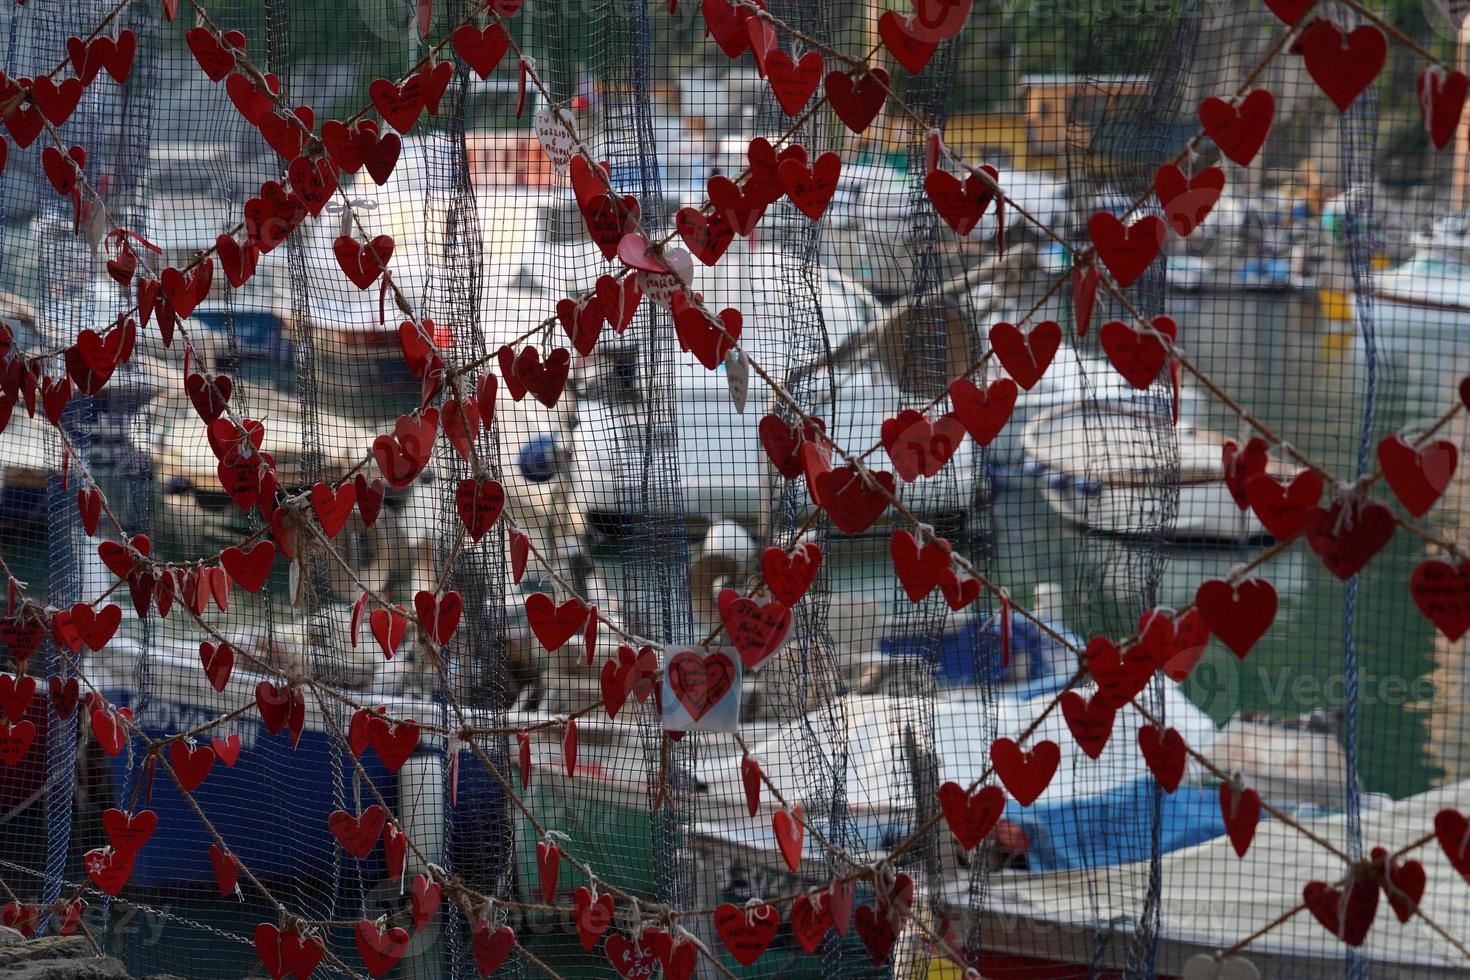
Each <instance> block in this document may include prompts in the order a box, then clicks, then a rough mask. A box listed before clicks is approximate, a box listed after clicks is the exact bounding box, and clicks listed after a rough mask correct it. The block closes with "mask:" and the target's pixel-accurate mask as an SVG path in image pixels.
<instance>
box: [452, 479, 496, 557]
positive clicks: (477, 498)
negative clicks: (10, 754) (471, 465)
mask: <svg viewBox="0 0 1470 980" xmlns="http://www.w3.org/2000/svg"><path fill="white" fill-rule="evenodd" d="M454 507H455V510H457V511H458V512H459V519H460V520H461V521H463V522H464V526H465V530H466V532H467V533H468V534H469V536H470V540H471V541H473V542H475V543H476V544H478V543H479V541H480V539H481V538H483V537H484V536H485V534H486V532H488V531H489V530H490V527H491V525H493V524H494V523H495V522H496V521H497V520H499V518H500V515H501V512H502V511H504V510H505V488H504V487H503V486H501V485H500V483H499V482H498V481H496V480H488V479H487V480H483V481H480V480H471V479H465V480H461V481H460V482H459V487H458V489H456V490H455V493H454Z"/></svg>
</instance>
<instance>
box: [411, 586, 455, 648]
mask: <svg viewBox="0 0 1470 980" xmlns="http://www.w3.org/2000/svg"><path fill="white" fill-rule="evenodd" d="M413 608H414V611H415V612H416V613H418V617H419V624H420V625H421V626H422V627H423V628H424V631H425V632H426V633H428V634H429V636H430V638H432V639H433V641H434V642H435V643H437V644H439V645H440V646H443V645H444V644H446V643H448V642H449V641H450V639H452V638H453V636H454V631H455V630H457V629H459V619H460V616H461V615H462V614H463V613H464V599H463V598H462V597H461V596H460V594H459V593H458V592H446V593H444V594H443V595H442V596H435V595H434V593H432V592H429V591H427V590H425V589H420V590H419V591H418V592H417V593H415V594H414V597H413Z"/></svg>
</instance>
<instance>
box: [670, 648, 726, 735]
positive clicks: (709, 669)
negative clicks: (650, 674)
mask: <svg viewBox="0 0 1470 980" xmlns="http://www.w3.org/2000/svg"><path fill="white" fill-rule="evenodd" d="M665 670H666V671H667V672H668V676H669V689H670V690H671V691H673V692H674V696H675V697H677V698H678V699H679V703H680V704H682V705H683V706H684V710H685V711H688V712H689V717H690V718H692V719H694V720H695V721H699V719H701V718H703V717H704V716H705V715H706V714H707V713H708V712H709V711H710V710H711V709H713V708H714V707H715V706H716V705H717V704H719V703H720V701H721V700H723V699H724V697H725V695H726V694H728V693H729V692H730V689H731V688H732V687H733V686H734V683H735V664H734V663H733V662H732V661H731V660H730V658H729V657H728V656H726V655H725V654H723V653H711V654H707V655H705V656H700V655H699V654H698V653H696V652H694V651H693V650H681V651H680V652H678V653H676V654H675V655H674V656H672V657H670V658H669V662H668V664H667V666H666V667H665Z"/></svg>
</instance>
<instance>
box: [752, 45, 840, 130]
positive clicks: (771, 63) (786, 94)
mask: <svg viewBox="0 0 1470 980" xmlns="http://www.w3.org/2000/svg"><path fill="white" fill-rule="evenodd" d="M825 67H826V63H825V62H823V61H822V56H821V55H820V54H818V53H817V52H815V51H808V52H807V53H806V54H804V55H802V56H801V59H800V60H799V61H796V62H795V63H793V62H792V60H791V56H790V55H788V54H787V53H786V52H785V51H781V50H776V51H772V52H771V53H770V54H768V55H766V79H767V81H769V82H770V83H771V92H772V93H774V94H775V96H776V102H777V103H778V104H779V105H780V106H781V111H782V112H784V113H786V115H788V116H793V117H794V116H796V115H797V114H798V113H800V112H801V110H802V109H804V108H806V104H807V103H808V102H810V101H811V97H812V93H813V92H815V91H816V90H817V86H818V85H820V84H821V82H822V69H823V68H825Z"/></svg>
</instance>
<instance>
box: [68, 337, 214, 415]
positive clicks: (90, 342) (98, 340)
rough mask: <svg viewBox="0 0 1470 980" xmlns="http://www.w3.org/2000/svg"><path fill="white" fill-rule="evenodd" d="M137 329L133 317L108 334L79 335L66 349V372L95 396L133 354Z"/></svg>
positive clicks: (84, 391)
mask: <svg viewBox="0 0 1470 980" xmlns="http://www.w3.org/2000/svg"><path fill="white" fill-rule="evenodd" d="M134 331H135V327H134V326H133V322H132V321H131V320H129V321H127V322H126V323H125V324H124V326H123V327H122V328H120V329H113V330H108V331H107V332H106V334H105V335H103V334H99V333H98V332H97V331H95V330H83V331H81V332H80V333H78V334H77V342H76V344H74V345H73V346H71V347H68V348H67V349H66V373H67V375H68V376H69V377H70V378H71V380H72V382H73V383H74V384H75V385H76V386H77V388H78V389H79V390H80V391H81V392H82V393H83V394H88V395H95V394H96V393H97V392H99V391H101V390H102V388H103V386H104V385H106V384H107V380H108V379H109V378H111V377H112V372H113V371H115V370H117V366H118V364H120V363H121V362H122V361H123V359H124V356H125V355H130V354H131V353H132V351H131V347H132V342H133V336H132V335H133V333H134ZM206 421H207V420H206Z"/></svg>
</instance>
